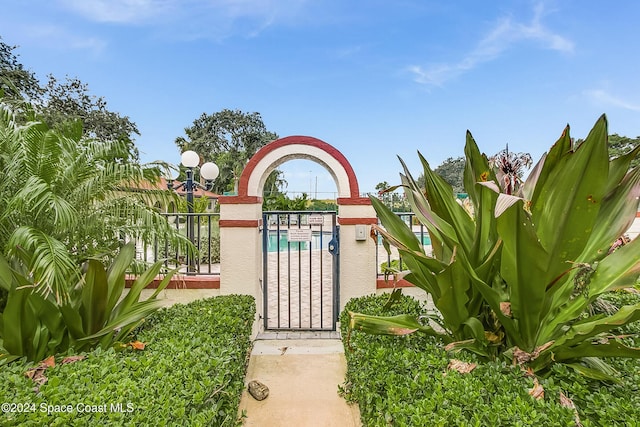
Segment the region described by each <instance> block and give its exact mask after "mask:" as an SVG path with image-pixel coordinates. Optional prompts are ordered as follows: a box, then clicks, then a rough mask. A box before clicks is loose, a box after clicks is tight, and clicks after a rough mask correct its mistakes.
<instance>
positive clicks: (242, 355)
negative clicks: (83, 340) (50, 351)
mask: <svg viewBox="0 0 640 427" xmlns="http://www.w3.org/2000/svg"><path fill="white" fill-rule="evenodd" d="M254 314H255V301H254V299H253V298H252V297H249V296H238V295H230V296H222V297H216V298H210V299H205V300H199V301H195V302H192V303H190V304H187V305H180V304H178V305H175V306H173V307H170V308H167V309H162V310H160V311H159V312H156V313H154V314H153V315H152V316H150V317H149V318H148V319H147V320H146V322H145V323H144V325H143V326H142V327H140V328H139V329H137V330H136V331H135V341H133V342H132V343H131V344H129V345H125V346H122V347H121V348H119V349H114V348H109V349H107V350H102V349H96V350H93V351H90V352H86V353H82V354H81V355H80V356H82V357H83V358H82V360H78V361H75V362H73V363H64V364H63V363H62V361H63V356H62V355H61V356H57V357H56V358H55V362H56V364H55V367H51V368H48V369H46V370H42V374H43V375H44V376H45V377H46V378H47V381H46V382H44V383H43V384H41V385H38V384H36V383H35V382H34V380H32V379H29V378H28V377H27V376H25V373H26V372H27V371H28V370H29V369H32V368H34V367H35V366H37V364H33V363H25V362H14V363H12V364H10V365H7V366H3V367H2V368H0V384H2V387H1V388H0V401H1V402H12V403H15V404H16V407H15V408H13V409H14V410H13V411H3V412H4V413H3V414H1V415H0V425H3V426H5V425H6V426H18V425H19V426H29V425H32V426H41V425H49V426H86V425H109V426H119V425H123V426H161V425H188V426H209V425H215V426H233V425H236V424H237V411H238V405H239V402H240V396H241V393H242V389H243V388H244V375H245V369H246V362H247V357H248V352H249V349H250V346H251V340H250V335H251V326H252V323H253V317H254ZM18 405H20V407H19V408H18ZM25 405H26V407H25ZM66 405H71V408H70V409H69V410H67V409H68V407H67V406H66ZM105 405H106V406H105ZM112 405H114V406H112ZM3 409H5V408H4V407H3ZM9 409H11V408H9ZM18 409H20V410H21V412H20V411H18ZM63 410H64V412H63ZM48 411H50V412H51V413H48ZM100 411H103V412H100Z"/></svg>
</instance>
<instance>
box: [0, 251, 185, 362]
mask: <svg viewBox="0 0 640 427" xmlns="http://www.w3.org/2000/svg"><path fill="white" fill-rule="evenodd" d="M32 256H33V255H32V254H30V253H28V252H26V251H24V250H20V251H19V257H20V259H19V261H18V262H14V263H13V266H11V265H10V264H9V262H7V260H6V259H5V258H4V257H3V256H2V255H0V287H2V288H3V289H5V290H6V291H7V292H8V293H9V297H8V299H7V305H6V308H5V310H4V312H3V313H2V314H1V315H0V347H2V348H4V349H5V350H6V354H3V355H2V357H0V360H1V359H2V358H5V359H8V360H13V359H16V358H19V357H26V358H27V360H36V361H37V360H42V359H43V358H44V357H46V356H49V355H53V354H56V353H60V352H64V351H66V350H67V349H69V348H73V349H74V350H75V351H82V350H85V349H87V348H93V347H95V346H97V345H100V347H102V348H106V347H109V346H111V345H113V344H114V343H116V342H122V341H124V340H125V339H126V337H127V336H129V335H130V334H131V332H132V331H133V329H134V328H135V327H137V326H138V325H139V324H140V323H141V322H142V320H143V319H144V318H145V317H146V316H148V315H149V314H151V313H153V312H154V311H156V310H157V309H159V308H160V307H161V306H162V302H161V301H159V300H157V299H156V297H157V295H158V294H159V293H160V292H161V291H162V290H163V289H164V288H165V287H166V286H167V285H168V284H169V280H171V277H172V276H173V275H174V274H175V272H176V270H172V271H170V272H168V274H166V275H165V276H164V278H163V279H162V281H161V282H160V284H159V285H158V287H157V289H156V290H155V292H154V293H153V294H152V295H151V296H150V297H149V298H147V299H146V300H144V301H140V294H141V292H142V290H143V289H144V288H145V287H146V286H147V285H149V283H151V282H152V281H153V280H154V279H155V278H156V277H157V275H158V273H160V271H161V269H162V268H163V265H164V260H160V261H158V262H156V263H155V264H153V265H152V266H151V267H149V268H148V269H147V270H146V271H144V272H143V273H142V274H140V275H139V276H138V277H137V278H136V279H135V280H134V281H133V284H132V285H131V288H130V289H129V291H128V292H127V293H126V295H124V296H123V293H124V289H125V280H126V273H127V270H128V268H129V267H130V266H131V263H132V262H133V260H134V258H135V248H134V246H133V244H127V245H125V246H124V247H122V249H121V250H120V252H119V253H118V255H117V256H116V258H115V259H114V260H113V262H112V263H111V264H110V265H109V266H108V268H105V266H104V264H103V263H102V262H101V261H99V260H97V259H89V260H87V261H86V262H85V264H84V267H83V273H82V276H81V277H80V279H79V280H78V282H77V283H76V285H75V286H74V287H73V289H72V290H71V292H70V299H69V301H68V302H64V303H58V302H57V301H56V300H55V298H53V296H52V295H51V294H50V295H48V296H47V297H44V296H42V295H41V294H40V293H38V292H36V288H37V284H36V283H35V282H34V277H33V276H32V275H31V274H30V273H29V270H28V268H27V266H29V265H32V264H33V262H32V260H31V259H30V258H31V257H32ZM3 353H4V352H3Z"/></svg>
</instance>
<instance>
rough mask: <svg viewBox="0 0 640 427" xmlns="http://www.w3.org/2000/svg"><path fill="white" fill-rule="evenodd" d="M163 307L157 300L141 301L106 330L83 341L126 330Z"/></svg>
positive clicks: (106, 326) (106, 327) (103, 329)
mask: <svg viewBox="0 0 640 427" xmlns="http://www.w3.org/2000/svg"><path fill="white" fill-rule="evenodd" d="M160 307H162V301H160V300H156V299H149V300H146V301H139V302H137V303H135V304H134V305H133V306H131V307H129V308H128V309H127V311H126V312H124V313H122V314H121V315H119V316H117V317H115V318H114V319H112V320H111V321H110V322H109V323H108V324H107V325H105V327H104V328H102V329H101V330H99V331H98V332H96V333H95V334H92V335H88V336H86V337H84V338H82V339H81V341H85V340H93V339H96V338H101V337H103V336H104V335H106V334H112V333H114V331H116V330H117V329H120V328H125V327H127V326H129V325H131V324H132V323H137V322H139V321H140V320H142V319H144V318H145V317H147V316H149V315H150V314H151V313H153V312H154V311H156V310H157V309H159V308H160Z"/></svg>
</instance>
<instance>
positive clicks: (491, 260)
mask: <svg viewBox="0 0 640 427" xmlns="http://www.w3.org/2000/svg"><path fill="white" fill-rule="evenodd" d="M607 148H608V147H607V121H606V117H605V116H604V115H603V116H602V117H601V118H600V119H599V120H598V121H597V123H596V124H595V126H594V128H593V129H592V130H591V132H590V133H589V136H588V137H587V138H586V140H585V142H584V143H583V144H581V145H580V146H579V147H575V146H574V145H573V144H572V140H571V138H570V136H569V127H568V126H567V128H566V129H565V131H564V132H563V134H562V136H561V137H560V139H559V140H558V141H557V142H556V143H555V144H554V145H553V146H552V147H551V149H550V151H549V152H548V154H545V155H544V156H543V157H542V159H541V160H540V161H539V162H538V164H537V165H536V166H535V167H534V169H533V170H532V172H531V174H530V176H529V178H528V179H527V181H526V182H525V183H524V185H523V186H522V187H521V188H520V191H519V192H518V193H517V194H514V195H509V194H505V193H501V192H500V187H499V184H500V182H499V180H498V179H497V176H496V173H495V171H494V170H492V169H491V167H490V165H489V162H488V159H487V157H486V156H485V155H483V154H481V153H480V151H479V150H478V147H477V145H476V143H475V141H474V140H473V137H472V136H471V134H470V133H468V132H467V141H466V147H465V154H466V169H465V177H464V178H465V179H464V181H465V189H466V191H467V193H468V194H469V199H470V202H471V203H472V205H473V209H472V211H473V215H471V214H470V213H469V212H468V210H465V209H464V207H462V206H461V205H460V204H458V203H457V202H456V201H455V199H454V197H453V196H452V190H451V186H450V185H449V184H447V183H446V182H445V181H444V180H443V179H442V178H441V177H440V176H438V175H437V174H435V173H434V172H433V171H432V170H431V168H430V167H429V164H428V162H427V161H426V160H425V159H424V158H423V157H422V156H421V155H420V160H421V162H422V164H423V166H424V175H425V177H426V179H425V187H424V188H421V187H419V186H418V185H417V184H416V182H415V181H414V179H413V178H412V177H411V174H410V173H409V171H408V170H407V168H406V166H405V165H404V162H402V160H401V162H402V165H403V167H404V171H405V172H404V174H401V179H402V186H403V187H404V190H405V193H406V195H407V199H408V200H409V201H410V203H411V206H412V210H413V212H415V214H416V216H417V218H419V220H420V222H421V223H422V224H424V225H425V226H426V227H427V228H428V230H429V235H430V237H431V242H432V247H433V256H432V257H430V256H427V255H426V254H425V252H424V249H423V247H422V245H421V244H420V242H419V241H418V239H417V238H416V236H415V234H414V233H413V232H412V231H411V229H410V228H409V227H408V226H407V225H406V224H405V222H404V221H402V220H400V219H399V218H398V216H397V215H396V214H394V213H393V212H391V211H390V210H389V209H387V208H386V207H385V206H384V205H383V204H382V203H381V202H380V201H378V200H377V199H376V198H373V197H372V198H371V201H372V203H373V206H374V208H375V209H376V212H377V213H378V216H379V218H380V221H381V224H382V227H378V228H377V231H378V232H379V233H380V234H381V235H382V236H383V238H384V243H385V244H386V245H389V244H392V245H394V246H395V247H397V249H398V251H399V253H400V255H401V256H402V259H403V261H404V263H405V264H406V265H407V266H408V269H409V274H408V275H407V276H406V277H405V279H406V280H408V281H410V282H412V283H413V284H415V285H416V286H418V287H420V288H422V289H424V290H425V291H427V292H428V293H429V294H430V295H431V296H432V298H433V302H434V304H435V307H436V308H437V309H438V311H439V314H440V316H441V317H440V319H439V322H440V328H435V327H431V326H429V325H426V324H423V323H422V322H420V321H419V319H416V318H415V317H411V316H402V315H401V316H396V317H393V318H387V317H371V316H366V315H363V314H359V313H352V314H351V327H352V328H354V329H356V330H357V329H362V330H364V331H368V332H371V333H384V334H406V333H411V332H414V331H418V330H419V331H422V332H425V333H428V334H431V335H435V336H439V337H441V338H442V339H443V341H444V342H445V343H447V347H446V348H447V349H449V350H459V349H468V350H471V351H473V352H475V353H478V354H480V355H482V356H484V357H489V358H495V357H497V356H500V355H502V356H505V357H508V358H511V359H512V360H513V361H514V362H515V363H519V364H522V365H527V366H528V367H530V368H532V369H533V370H536V371H537V370H542V369H544V368H547V367H548V366H549V365H550V364H552V363H553V362H561V363H566V364H568V365H571V366H572V367H573V368H575V369H577V370H580V371H581V372H583V373H585V374H588V375H591V376H596V377H599V378H611V375H607V374H606V373H607V372H608V373H609V374H611V371H607V369H606V365H605V364H604V362H602V360H601V359H598V358H600V357H616V356H620V357H640V349H635V348H629V347H627V346H625V345H624V344H623V343H622V342H621V341H620V340H618V339H617V338H616V336H615V335H614V334H612V332H611V331H612V330H614V329H615V328H617V327H619V326H621V325H625V324H627V323H630V322H633V321H635V320H638V319H640V304H635V305H629V306H624V307H622V308H620V309H619V310H618V311H617V312H616V313H615V314H612V315H604V314H601V315H596V316H590V315H589V313H588V310H587V308H588V307H589V305H590V303H591V302H593V301H594V300H595V299H596V298H598V296H600V295H602V294H604V293H606V292H608V291H612V290H615V289H619V288H623V287H626V286H631V285H633V284H634V283H635V282H636V279H637V278H638V275H639V274H640V258H638V247H639V246H640V239H636V240H634V241H632V242H631V243H629V244H626V245H624V246H622V247H620V248H618V249H617V250H616V251H614V252H612V253H611V254H609V251H608V249H609V247H610V245H611V243H612V242H613V241H614V240H615V239H616V238H617V237H618V236H620V235H621V234H622V233H623V232H624V231H625V230H626V229H627V228H628V227H629V226H630V224H631V222H632V221H633V220H634V218H635V216H636V211H637V207H638V197H639V196H640V168H638V167H636V168H635V169H632V170H631V171H629V172H627V170H628V165H629V163H630V162H631V161H632V159H633V158H634V157H635V156H637V155H638V153H639V152H640V148H636V149H635V150H633V151H632V152H630V153H628V154H626V155H624V156H621V157H618V158H616V159H613V160H611V161H610V160H609V157H608V153H607ZM594 368H597V369H596V370H594Z"/></svg>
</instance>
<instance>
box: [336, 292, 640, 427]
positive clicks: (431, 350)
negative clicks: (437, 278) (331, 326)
mask: <svg viewBox="0 0 640 427" xmlns="http://www.w3.org/2000/svg"><path fill="white" fill-rule="evenodd" d="M607 298H610V299H611V300H612V301H615V303H616V305H618V304H620V303H624V304H628V303H630V302H635V303H637V302H638V300H639V298H638V296H635V298H634V297H633V296H631V297H630V296H628V295H623V296H622V298H621V299H626V301H616V299H617V298H618V296H617V295H611V296H609V295H607ZM388 300H389V296H387V295H384V296H368V297H363V298H356V299H352V300H351V301H349V302H348V303H347V305H346V307H345V311H343V312H342V314H341V325H342V326H341V328H342V335H343V340H344V345H345V355H346V358H347V374H346V381H345V384H344V385H343V387H342V391H343V394H344V396H345V397H346V398H347V399H348V400H350V401H353V402H357V403H358V404H359V407H360V413H361V418H362V423H363V425H365V426H368V427H374V426H380V427H387V426H503V425H504V426H506V425H520V426H569V425H577V424H576V412H574V410H573V409H571V408H569V407H566V406H563V405H562V403H561V400H560V393H563V394H564V395H565V396H567V397H568V398H570V399H571V400H572V402H573V404H574V405H575V408H576V411H577V416H578V418H579V420H580V422H581V423H582V425H584V426H614V425H620V426H622V425H635V424H636V423H637V420H638V419H639V418H638V417H640V393H638V391H639V384H640V363H639V362H638V360H637V359H616V360H611V361H610V363H611V365H612V366H613V367H614V368H615V369H617V370H618V371H619V372H620V378H621V382H620V383H618V384H606V383H602V382H596V381H591V380H589V379H588V378H586V377H584V376H582V375H580V374H579V373H577V372H575V371H574V370H572V369H569V368H567V367H566V365H561V364H558V365H554V366H553V367H552V368H551V369H550V370H549V371H548V374H547V375H546V376H544V377H542V378H538V379H537V380H538V381H539V383H540V385H541V386H542V387H543V389H544V398H542V399H540V400H536V399H535V398H534V397H532V396H531V395H530V394H529V390H531V389H532V388H533V386H534V380H533V378H530V377H528V376H527V375H526V371H524V370H522V369H521V368H520V367H518V366H514V365H512V364H511V363H507V362H505V361H503V360H497V361H492V362H484V363H479V362H480V360H479V358H478V356H477V355H476V354H473V353H469V352H465V353H460V354H458V355H456V358H459V359H462V361H465V362H469V363H477V364H478V365H477V367H476V368H475V369H474V370H472V371H471V372H470V373H467V374H462V373H459V372H457V371H455V370H448V369H447V367H448V365H449V363H450V355H449V354H448V353H447V352H446V351H445V350H444V349H443V348H442V345H441V344H440V342H439V340H438V339H437V338H435V337H431V336H427V335H423V334H412V335H405V336H388V335H370V334H364V333H359V332H358V331H351V334H350V336H349V329H348V322H349V319H350V315H349V311H352V312H360V313H368V314H371V315H380V316H391V315H397V314H400V313H408V314H411V315H413V316H421V315H424V314H425V311H424V308H423V307H421V306H420V304H419V303H418V302H417V301H415V300H413V299H412V298H410V297H406V296H403V297H402V298H401V299H400V300H399V302H398V303H397V304H395V305H394V306H392V307H391V308H390V309H388V310H384V309H383V306H384V305H385V303H387V302H388ZM630 326H633V327H635V329H634V330H633V331H634V333H635V334H636V335H635V338H633V339H631V341H629V342H628V344H629V345H639V344H640V339H639V338H638V333H639V332H640V324H639V323H638V322H636V323H634V324H632V325H630ZM616 332H617V331H616ZM347 336H349V342H348V343H347Z"/></svg>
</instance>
